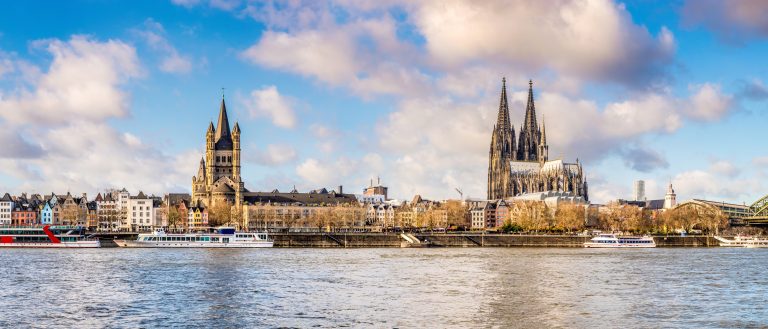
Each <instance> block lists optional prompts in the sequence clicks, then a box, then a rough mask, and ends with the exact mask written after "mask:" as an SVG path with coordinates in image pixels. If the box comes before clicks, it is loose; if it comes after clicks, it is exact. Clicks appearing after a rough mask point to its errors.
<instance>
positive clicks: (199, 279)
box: [0, 248, 768, 328]
mask: <svg viewBox="0 0 768 329" xmlns="http://www.w3.org/2000/svg"><path fill="white" fill-rule="evenodd" d="M767 265H768V249H728V248H656V249H645V250H640V249H636V250H599V249H580V248H570V249H566V248H563V249H561V248H463V249H462V248H444V249H395V248H392V249H262V250H236V249H230V250H205V249H97V250H85V249H81V250H54V249H46V250H33V249H15V250H8V249H2V250H0V287H1V288H0V328H14V327H62V328H72V327H116V328H122V327H129V328H136V327H144V328H152V327H200V328H203V327H206V328H210V327H213V328H225V327H231V328H253V327H301V328H306V327H352V328H359V327H378V328H389V327H401V328H447V327H456V328H468V327H469V328H475V327H479V328H486V327H497V328H510V327H530V328H542V327H577V328H586V327H599V328H605V327H612V328H616V327H631V328H644V327H645V328H658V327H691V328H705V327H723V328H733V327H755V326H766V325H768V276H767V275H766V266H767Z"/></svg>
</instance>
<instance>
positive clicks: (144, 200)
mask: <svg viewBox="0 0 768 329" xmlns="http://www.w3.org/2000/svg"><path fill="white" fill-rule="evenodd" d="M127 214H128V223H129V226H130V228H131V230H132V231H134V232H137V231H149V230H151V229H152V227H154V226H155V225H156V223H155V210H154V206H153V200H152V198H150V197H148V196H146V195H145V194H144V192H139V194H138V195H137V196H132V197H129V198H128V211H127Z"/></svg>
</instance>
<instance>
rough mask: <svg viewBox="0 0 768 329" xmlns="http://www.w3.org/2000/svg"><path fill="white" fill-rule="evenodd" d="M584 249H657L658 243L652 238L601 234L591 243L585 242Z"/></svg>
mask: <svg viewBox="0 0 768 329" xmlns="http://www.w3.org/2000/svg"><path fill="white" fill-rule="evenodd" d="M584 248H656V242H654V241H653V237H650V236H641V237H636V236H616V234H600V235H598V236H596V237H594V238H592V240H590V241H589V242H584Z"/></svg>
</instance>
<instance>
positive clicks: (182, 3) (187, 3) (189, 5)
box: [171, 0, 200, 8]
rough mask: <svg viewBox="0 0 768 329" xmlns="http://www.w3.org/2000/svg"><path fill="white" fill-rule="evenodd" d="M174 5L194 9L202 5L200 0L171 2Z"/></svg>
mask: <svg viewBox="0 0 768 329" xmlns="http://www.w3.org/2000/svg"><path fill="white" fill-rule="evenodd" d="M171 2H172V3H173V4H174V5H177V6H183V7H187V8H192V7H194V6H197V5H198V4H200V0H171Z"/></svg>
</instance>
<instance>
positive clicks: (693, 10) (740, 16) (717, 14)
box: [682, 0, 768, 43]
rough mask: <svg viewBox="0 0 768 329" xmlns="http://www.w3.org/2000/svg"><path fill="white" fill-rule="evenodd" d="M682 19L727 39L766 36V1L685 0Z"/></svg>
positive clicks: (739, 40) (767, 17)
mask: <svg viewBox="0 0 768 329" xmlns="http://www.w3.org/2000/svg"><path fill="white" fill-rule="evenodd" d="M682 18H683V21H684V22H685V23H687V24H689V25H703V26H705V27H706V28H708V29H710V30H712V31H713V32H715V33H716V34H717V35H718V36H719V37H720V38H721V39H723V40H725V41H727V42H732V43H742V42H745V41H746V40H747V39H750V38H755V37H762V38H764V37H768V3H767V2H765V1H761V0H743V1H723V0H696V1H691V0H687V1H685V4H684V5H683V8H682Z"/></svg>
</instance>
